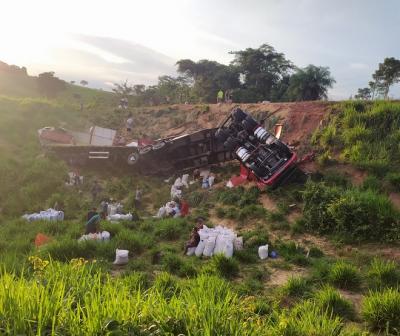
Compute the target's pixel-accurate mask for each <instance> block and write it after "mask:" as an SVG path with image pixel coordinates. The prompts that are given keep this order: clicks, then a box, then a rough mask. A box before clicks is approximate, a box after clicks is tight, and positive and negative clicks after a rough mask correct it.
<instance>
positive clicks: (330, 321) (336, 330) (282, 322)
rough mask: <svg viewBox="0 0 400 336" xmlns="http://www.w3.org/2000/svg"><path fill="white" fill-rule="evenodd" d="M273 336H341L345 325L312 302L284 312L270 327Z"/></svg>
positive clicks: (303, 303) (300, 304)
mask: <svg viewBox="0 0 400 336" xmlns="http://www.w3.org/2000/svg"><path fill="white" fill-rule="evenodd" d="M269 329H270V333H269V334H270V335H273V336H281V335H285V336H306V335H307V336H308V335H318V336H339V335H341V331H342V329H343V323H342V321H341V319H340V318H339V317H337V316H331V315H330V314H329V313H328V312H326V311H323V310H322V309H321V308H320V307H318V306H317V305H316V304H315V303H314V302H312V301H305V302H302V303H299V304H297V305H296V306H295V307H294V308H293V309H292V310H291V311H290V312H288V313H285V312H283V313H282V314H280V316H278V317H277V318H275V322H274V323H273V324H272V325H271V326H270V328H269Z"/></svg>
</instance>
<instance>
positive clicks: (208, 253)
mask: <svg viewBox="0 0 400 336" xmlns="http://www.w3.org/2000/svg"><path fill="white" fill-rule="evenodd" d="M216 239H217V236H214V235H213V236H209V237H208V238H207V241H206V244H205V246H204V251H203V256H205V257H212V255H213V252H214V247H215V240H216Z"/></svg>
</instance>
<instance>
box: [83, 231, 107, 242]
mask: <svg viewBox="0 0 400 336" xmlns="http://www.w3.org/2000/svg"><path fill="white" fill-rule="evenodd" d="M110 236H111V235H110V232H108V231H103V232H98V233H89V234H86V235H83V236H82V237H80V238H79V239H78V241H85V240H97V241H108V240H110Z"/></svg>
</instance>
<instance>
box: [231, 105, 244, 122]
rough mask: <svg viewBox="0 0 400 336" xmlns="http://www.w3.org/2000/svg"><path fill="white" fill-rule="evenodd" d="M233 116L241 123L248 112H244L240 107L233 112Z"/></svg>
mask: <svg viewBox="0 0 400 336" xmlns="http://www.w3.org/2000/svg"><path fill="white" fill-rule="evenodd" d="M231 116H232V118H233V120H234V121H235V122H236V123H241V122H242V120H243V119H245V118H246V117H247V113H245V112H243V111H242V109H240V108H239V107H237V108H235V109H234V110H233V111H232V112H231Z"/></svg>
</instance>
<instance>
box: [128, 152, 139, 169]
mask: <svg viewBox="0 0 400 336" xmlns="http://www.w3.org/2000/svg"><path fill="white" fill-rule="evenodd" d="M138 160H139V154H138V153H131V154H129V155H128V165H130V166H133V165H134V164H136V162H137V161H138Z"/></svg>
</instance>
